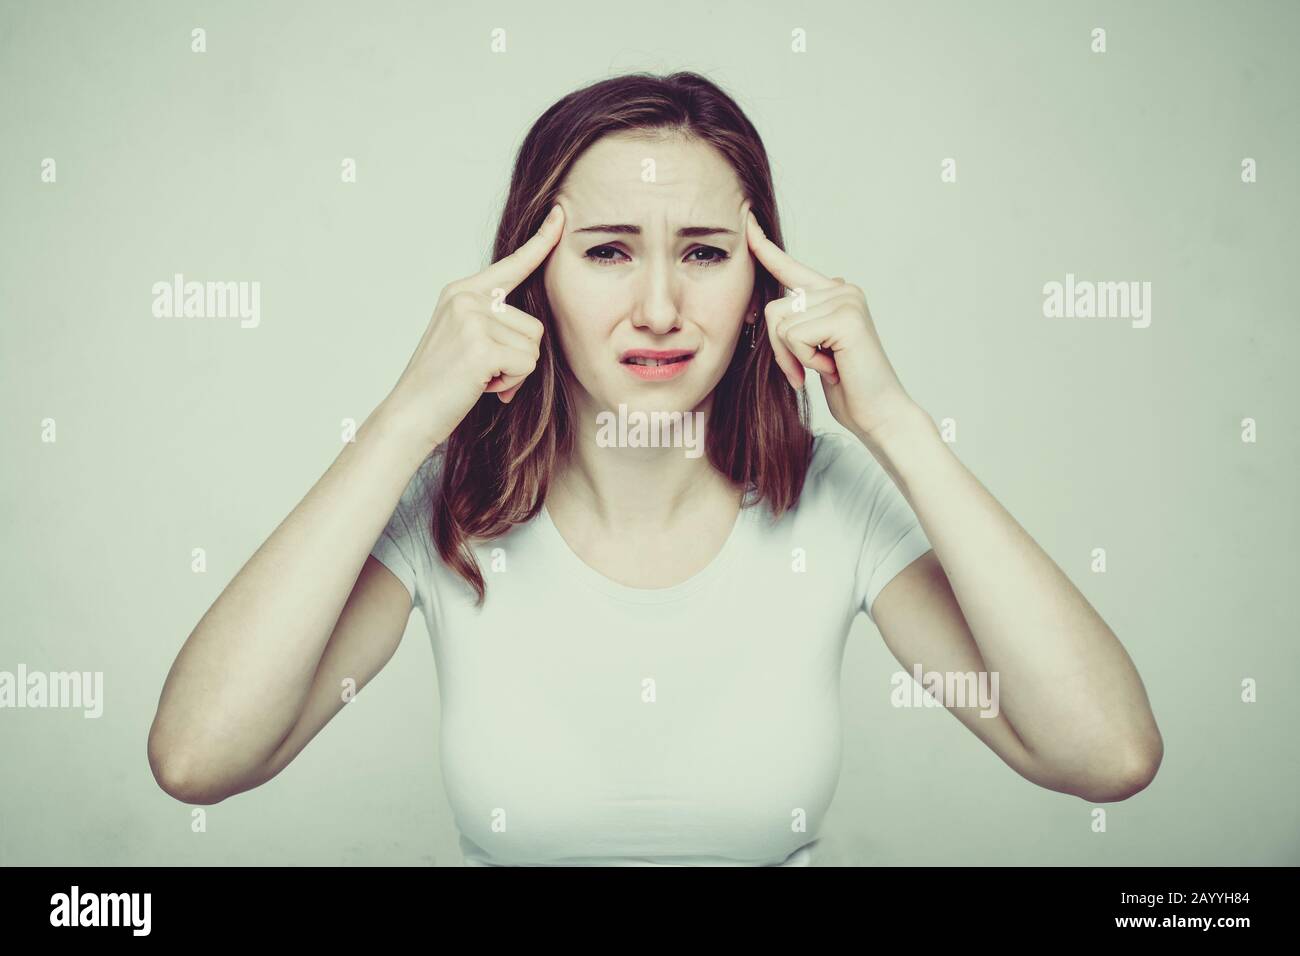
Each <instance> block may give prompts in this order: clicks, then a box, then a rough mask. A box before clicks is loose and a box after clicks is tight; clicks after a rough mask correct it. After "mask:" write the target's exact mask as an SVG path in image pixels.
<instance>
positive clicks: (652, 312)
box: [632, 256, 681, 335]
mask: <svg viewBox="0 0 1300 956" xmlns="http://www.w3.org/2000/svg"><path fill="white" fill-rule="evenodd" d="M637 282H638V283H639V284H638V287H637V289H636V292H635V295H636V301H635V303H634V305H633V308H632V325H633V326H635V327H636V328H639V329H645V330H646V331H647V332H653V333H654V334H655V335H664V334H666V333H668V332H671V331H672V330H673V329H675V328H679V327H680V326H681V310H680V309H679V308H678V296H679V295H680V292H679V290H678V288H677V279H676V278H675V277H674V275H673V263H672V261H671V260H670V259H669V258H668V257H665V256H657V257H654V260H653V261H650V262H647V263H646V265H645V268H644V269H642V271H641V275H639V276H638V277H637Z"/></svg>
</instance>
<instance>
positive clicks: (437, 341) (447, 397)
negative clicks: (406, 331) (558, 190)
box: [384, 204, 564, 451]
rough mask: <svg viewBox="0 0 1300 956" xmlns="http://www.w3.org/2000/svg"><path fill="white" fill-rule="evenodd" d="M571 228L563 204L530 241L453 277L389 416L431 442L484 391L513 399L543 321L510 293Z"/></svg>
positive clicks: (392, 398) (533, 363) (390, 401)
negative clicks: (511, 301)
mask: <svg viewBox="0 0 1300 956" xmlns="http://www.w3.org/2000/svg"><path fill="white" fill-rule="evenodd" d="M563 234H564V211H563V209H562V208H561V207H560V206H559V205H558V204H556V205H555V206H554V207H553V208H552V210H551V212H550V214H549V215H548V216H547V218H546V219H545V220H543V222H542V225H541V227H540V228H539V229H538V230H537V232H535V233H534V234H533V236H532V238H530V239H529V240H528V241H527V242H525V243H524V244H523V245H522V246H520V247H519V248H518V249H517V250H515V251H514V252H512V253H511V254H510V255H508V256H506V257H505V258H504V259H501V260H500V261H498V262H494V263H492V265H490V266H488V267H487V268H486V269H484V270H483V271H482V272H479V273H477V274H476V275H472V276H468V277H466V278H464V279H457V280H456V281H455V282H452V283H449V284H448V285H447V286H446V288H444V289H443V290H442V294H441V295H439V296H438V302H437V304H436V305H435V306H434V309H433V318H431V319H430V320H429V326H428V328H427V329H425V332H424V336H423V337H422V338H421V339H420V344H419V345H418V346H417V347H416V349H415V354H414V355H412V356H411V360H410V362H408V363H407V365H406V370H405V371H404V372H402V376H401V378H399V379H398V381H397V384H396V385H395V386H393V390H392V392H391V393H390V394H389V396H388V398H387V399H386V400H385V402H384V405H385V408H386V411H387V413H388V415H389V416H390V418H396V419H397V420H398V421H399V422H400V423H401V424H402V427H403V429H404V430H406V429H409V430H410V433H411V434H414V435H417V436H418V437H419V439H420V440H421V441H422V442H423V443H425V444H427V445H428V448H429V450H430V451H431V450H433V448H434V447H436V446H437V445H439V444H441V443H442V442H443V441H445V440H446V439H447V436H449V435H450V434H451V433H452V431H453V430H455V428H456V426H457V425H459V424H460V423H461V420H462V419H464V417H465V416H466V415H468V414H469V411H470V409H471V408H473V407H474V403H475V402H477V401H478V399H479V396H481V395H482V394H483V393H484V392H495V393H497V395H498V397H500V399H501V401H502V402H507V403H508V402H509V401H510V400H511V399H513V398H514V396H515V392H516V391H518V389H519V386H520V385H521V384H522V383H523V380H524V379H525V378H526V377H527V376H528V374H529V373H530V372H532V371H533V369H534V368H536V367H537V359H538V356H539V355H540V348H541V340H542V328H543V326H542V323H541V321H540V320H539V319H537V318H535V317H534V316H531V315H529V314H528V313H527V312H524V311H523V310H522V309H517V308H515V307H514V306H512V305H508V304H507V303H506V301H505V300H506V296H507V295H509V294H510V292H511V291H512V290H513V289H514V288H515V287H516V286H518V285H519V284H520V283H521V282H523V281H524V280H525V279H527V278H528V277H529V276H530V275H532V274H533V272H534V271H535V270H536V269H537V267H538V266H540V265H541V264H542V263H543V262H544V261H545V260H546V257H547V256H548V255H550V252H551V250H552V249H554V248H555V244H556V243H557V242H558V241H559V239H560V236H561V235H563Z"/></svg>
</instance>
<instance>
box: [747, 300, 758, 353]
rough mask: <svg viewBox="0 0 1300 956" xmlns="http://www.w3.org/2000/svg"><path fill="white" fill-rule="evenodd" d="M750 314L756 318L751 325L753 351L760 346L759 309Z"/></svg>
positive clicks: (750, 344)
mask: <svg viewBox="0 0 1300 956" xmlns="http://www.w3.org/2000/svg"><path fill="white" fill-rule="evenodd" d="M749 314H750V315H751V316H753V317H754V321H753V322H751V323H750V324H749V347H750V348H751V349H752V348H754V347H755V346H757V345H758V309H754V310H753V311H752V312H750V313H749Z"/></svg>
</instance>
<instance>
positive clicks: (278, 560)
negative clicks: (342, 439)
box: [148, 207, 564, 803]
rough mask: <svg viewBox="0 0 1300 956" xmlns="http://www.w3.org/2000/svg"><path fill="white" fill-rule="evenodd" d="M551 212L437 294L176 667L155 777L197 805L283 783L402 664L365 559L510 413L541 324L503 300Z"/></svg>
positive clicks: (402, 602) (400, 599)
mask: <svg viewBox="0 0 1300 956" xmlns="http://www.w3.org/2000/svg"><path fill="white" fill-rule="evenodd" d="M563 224H564V217H563V211H562V210H561V209H560V208H559V207H556V209H555V211H554V214H553V215H552V216H550V217H549V218H548V219H547V220H546V221H545V222H544V223H543V224H542V226H541V227H540V228H539V229H538V230H537V232H536V233H534V235H533V236H532V238H530V239H529V240H528V241H527V242H525V243H524V244H523V245H522V246H520V248H519V249H517V250H516V251H515V252H513V253H511V254H510V255H508V256H506V257H505V258H503V259H501V260H500V261H498V262H495V263H493V264H492V265H490V266H488V267H487V268H486V269H484V270H483V271H481V272H479V273H478V274H476V275H473V276H470V277H467V278H464V279H459V280H457V281H455V282H452V283H450V284H449V285H448V286H446V287H445V288H444V289H443V290H442V294H441V295H440V296H439V297H438V303H437V305H436V306H435V307H434V312H433V317H432V318H431V319H430V320H429V325H428V327H427V328H426V329H425V332H424V336H423V337H422V338H421V340H420V343H419V345H418V346H417V347H416V349H415V353H414V354H413V355H412V356H411V360H410V361H409V362H408V363H407V366H406V369H405V371H404V372H403V373H402V376H401V378H400V379H399V380H398V382H397V384H396V386H394V388H393V391H392V392H391V393H390V394H389V396H388V398H386V399H385V400H384V402H382V403H381V404H380V406H379V408H377V409H376V410H375V412H374V413H373V414H371V416H370V417H369V418H368V419H366V422H365V424H364V425H363V426H362V427H361V429H360V430H359V431H358V433H357V437H356V441H355V442H353V443H349V444H348V445H346V446H344V448H343V451H342V452H340V453H339V456H338V458H336V459H335V460H334V462H333V464H331V465H330V467H329V468H328V469H327V470H326V472H325V474H324V475H322V476H321V478H320V480H319V481H317V482H316V484H315V485H314V486H313V487H312V489H311V490H310V491H309V492H308V493H307V495H306V496H305V497H304V498H303V499H302V501H301V502H299V504H298V506H297V507H295V508H294V509H293V511H291V512H290V513H289V515H288V517H286V518H285V519H284V521H283V522H281V523H280V526H279V527H278V528H276V529H275V531H274V532H273V533H272V534H271V536H270V537H269V538H268V539H267V540H266V541H265V543H263V545H262V546H261V547H260V548H258V550H257V551H256V552H255V553H254V554H253V556H252V557H251V558H249V560H248V562H247V563H246V564H245V565H244V567H243V568H241V569H240V571H239V573H238V574H237V575H236V576H235V578H234V580H232V581H231V582H230V584H228V585H227V586H226V589H225V590H224V591H222V593H221V595H220V596H219V597H218V598H217V600H216V602H215V603H214V604H213V605H212V607H211V608H209V609H208V612H207V613H206V614H204V615H203V617H202V619H201V620H200V621H199V623H198V625H197V626H196V627H195V628H194V631H193V632H192V633H191V634H190V636H189V638H188V639H187V640H186V641H185V644H184V646H182V648H181V650H180V653H179V654H178V655H177V658H176V661H175V663H173V664H172V668H171V671H170V673H169V674H168V675H167V680H166V683H165V684H164V685H163V690H162V697H161V699H160V700H159V702H158V713H157V715H156V716H155V718H154V722H153V726H152V728H151V729H150V732H149V745H148V750H149V765H150V767H152V769H153V773H154V776H155V778H156V779H157V780H158V783H159V785H160V786H162V788H163V789H164V790H166V791H167V792H168V793H170V794H172V795H173V796H175V797H176V798H177V799H180V800H184V801H185V802H187V803H217V802H219V801H221V800H224V799H225V798H226V797H228V796H230V795H232V794H235V793H240V792H242V791H244V790H248V789H250V788H252V787H256V786H258V785H259V784H261V783H263V782H265V781H266V780H269V779H270V778H271V777H273V776H275V774H277V773H279V772H280V770H282V769H283V768H284V767H285V765H287V764H288V763H289V761H291V760H292V759H293V758H294V756H295V755H297V754H298V753H299V752H300V751H301V750H302V748H303V747H305V746H306V745H307V743H308V741H310V740H311V738H312V737H313V736H314V735H315V734H316V733H317V732H319V730H320V729H321V728H322V727H323V726H324V725H325V724H326V723H327V722H328V721H329V720H330V718H331V717H332V716H333V715H334V714H336V713H337V712H338V711H339V710H340V709H341V707H342V704H343V696H342V682H343V680H344V678H349V677H350V678H353V679H354V680H355V681H356V687H357V689H360V688H361V687H362V686H364V685H365V683H366V682H367V681H369V680H370V679H371V678H372V677H373V676H374V675H375V674H376V673H378V671H379V670H380V669H381V668H382V667H383V666H384V664H385V663H387V661H388V660H389V658H391V657H392V655H393V651H394V650H396V648H397V643H398V642H399V641H400V639H401V635H402V632H403V631H404V630H405V625H406V620H407V617H408V616H409V614H410V610H411V603H410V596H409V595H408V594H407V593H406V588H405V587H404V586H403V585H402V584H401V582H400V581H398V580H397V578H396V577H395V576H394V575H393V574H392V573H391V572H390V571H388V570H387V569H386V568H384V567H383V566H382V565H381V564H379V563H378V562H377V561H374V560H373V559H370V560H368V558H369V553H370V549H371V548H372V547H373V546H374V543H375V541H376V540H377V539H378V537H379V535H380V533H381V532H382V531H383V529H384V527H385V525H386V524H387V523H388V520H389V518H390V517H391V515H392V513H393V511H394V509H395V508H396V506H397V504H398V502H399V501H400V500H401V496H402V492H403V491H404V490H405V488H406V486H407V484H408V483H409V482H410V480H411V478H412V476H414V474H415V472H416V469H417V468H419V466H420V464H421V463H422V462H423V461H424V460H425V459H426V458H427V457H428V455H429V453H430V452H432V450H433V449H434V448H435V447H437V445H439V444H440V443H441V442H443V441H444V440H445V439H446V438H447V437H448V436H449V435H450V434H451V432H452V431H453V430H454V429H455V428H456V426H457V425H459V424H460V422H461V421H462V420H463V419H464V417H465V415H466V414H468V412H469V410H470V409H471V408H472V407H473V406H474V404H475V403H476V402H477V401H478V400H479V399H480V398H481V397H482V396H483V395H484V394H485V393H487V392H495V393H497V394H498V396H499V398H500V399H501V401H502V402H505V403H508V402H510V401H512V400H513V398H514V396H515V394H516V393H517V392H518V390H519V387H520V386H521V385H522V384H523V381H524V379H525V378H526V377H527V376H528V375H529V374H530V373H531V372H532V371H533V370H534V369H535V368H536V365H537V360H538V356H539V351H540V342H541V337H542V333H543V331H544V330H543V326H542V323H541V322H540V321H538V320H537V319H536V318H534V317H533V316H530V315H528V314H527V313H525V312H523V311H522V310H520V309H517V308H515V307H513V306H510V305H508V304H505V303H504V295H503V293H509V292H510V291H511V290H512V289H514V288H515V287H516V286H517V285H518V284H519V283H521V282H523V281H524V280H525V279H526V278H528V276H530V275H531V274H532V273H533V272H534V271H536V270H537V268H538V267H539V266H540V265H541V264H542V263H543V262H544V261H545V259H546V257H547V256H548V255H549V254H550V251H551V249H552V248H554V246H555V243H556V242H557V241H558V240H559V238H560V236H561V235H562V231H563Z"/></svg>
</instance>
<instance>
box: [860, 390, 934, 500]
mask: <svg viewBox="0 0 1300 956" xmlns="http://www.w3.org/2000/svg"><path fill="white" fill-rule="evenodd" d="M854 434H855V435H856V436H857V438H858V440H859V441H861V442H862V444H863V445H865V446H866V448H867V450H868V451H869V452H871V454H872V457H874V458H875V459H876V460H877V461H878V462H880V463H881V465H883V466H884V467H885V469H886V470H887V471H888V472H889V473H890V475H891V476H893V478H894V481H895V482H897V483H899V484H900V485H901V484H905V483H906V479H907V477H908V476H909V475H910V474H911V472H912V471H913V470H914V469H915V468H917V467H924V463H925V461H926V459H927V456H932V455H933V453H934V452H935V450H936V449H943V450H945V451H947V450H948V446H947V444H946V443H945V442H944V440H943V438H942V436H941V435H940V434H939V429H938V427H937V426H936V425H935V423H934V419H932V418H931V417H930V413H929V412H927V411H926V410H925V409H924V408H922V407H921V406H920V405H918V404H916V403H915V402H913V401H911V400H910V399H909V400H908V401H906V402H905V403H903V404H901V405H900V406H899V407H898V408H897V410H895V411H893V412H891V413H890V414H889V415H888V416H887V417H885V418H884V419H882V420H881V421H880V422H879V423H878V424H877V425H875V426H873V427H872V428H870V429H867V430H855V432H854ZM931 460H932V458H931Z"/></svg>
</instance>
